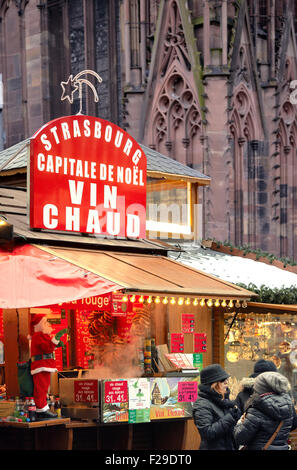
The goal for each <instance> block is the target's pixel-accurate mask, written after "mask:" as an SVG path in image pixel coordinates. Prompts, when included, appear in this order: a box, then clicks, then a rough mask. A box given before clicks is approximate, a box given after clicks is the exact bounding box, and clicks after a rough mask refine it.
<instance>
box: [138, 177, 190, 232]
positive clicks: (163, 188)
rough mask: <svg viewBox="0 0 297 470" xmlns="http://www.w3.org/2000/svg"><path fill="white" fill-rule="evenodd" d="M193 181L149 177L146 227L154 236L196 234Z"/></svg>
mask: <svg viewBox="0 0 297 470" xmlns="http://www.w3.org/2000/svg"><path fill="white" fill-rule="evenodd" d="M191 191H192V188H191V183H187V182H184V181H165V180H160V179H156V178H148V179H147V222H146V229H147V231H148V232H149V235H150V237H151V238H153V237H157V238H186V239H192V237H193V220H192V218H193V217H192V197H191Z"/></svg>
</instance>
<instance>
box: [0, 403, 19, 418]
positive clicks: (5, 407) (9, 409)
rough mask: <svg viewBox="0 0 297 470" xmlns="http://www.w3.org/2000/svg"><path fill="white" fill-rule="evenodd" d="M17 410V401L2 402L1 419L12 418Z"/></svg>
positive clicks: (0, 408)
mask: <svg viewBox="0 0 297 470" xmlns="http://www.w3.org/2000/svg"><path fill="white" fill-rule="evenodd" d="M14 410H15V401H11V400H0V418H5V417H6V416H12V415H13V413H14Z"/></svg>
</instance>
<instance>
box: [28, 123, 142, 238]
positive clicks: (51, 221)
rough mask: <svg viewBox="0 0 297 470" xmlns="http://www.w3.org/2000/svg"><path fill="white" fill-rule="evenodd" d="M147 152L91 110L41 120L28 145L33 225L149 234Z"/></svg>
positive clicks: (132, 235) (139, 235) (111, 233)
mask: <svg viewBox="0 0 297 470" xmlns="http://www.w3.org/2000/svg"><path fill="white" fill-rule="evenodd" d="M145 224H146V156H145V154H144V152H143V150H142V149H141V147H140V146H139V144H138V143H137V142H136V141H135V140H134V139H133V137H131V136H130V135H129V134H128V133H127V132H125V131H124V130H123V129H121V128H120V127H118V126H116V125H115V124H112V123H111V122H108V121H105V120H103V119H99V118H96V117H93V116H83V115H77V116H67V117H62V118H58V119H55V120H53V121H51V122H49V123H47V124H46V125H45V126H43V127H42V128H41V129H40V130H39V131H38V132H36V134H35V135H34V136H33V137H32V139H31V145H30V227H31V228H38V229H47V230H59V231H66V232H79V233H88V234H94V235H104V236H117V237H130V238H145Z"/></svg>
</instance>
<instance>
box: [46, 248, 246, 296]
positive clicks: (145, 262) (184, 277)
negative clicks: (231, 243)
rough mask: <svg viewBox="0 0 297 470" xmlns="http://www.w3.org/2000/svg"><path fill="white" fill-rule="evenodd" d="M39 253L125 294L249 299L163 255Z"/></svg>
mask: <svg viewBox="0 0 297 470" xmlns="http://www.w3.org/2000/svg"><path fill="white" fill-rule="evenodd" d="M37 246H38V247H39V248H40V250H43V251H44V252H46V253H48V254H50V255H52V256H56V257H58V258H60V259H61V260H64V261H68V262H69V263H73V264H75V265H76V266H78V267H80V268H83V269H85V270H87V271H90V272H92V273H94V274H97V275H98V276H100V277H102V278H104V279H106V280H109V281H110V283H114V285H120V286H122V287H123V289H124V290H125V291H126V292H131V293H143V294H148V295H154V294H155V295H166V294H172V295H183V296H185V295H188V296H190V295H191V296H200V297H201V296H203V297H205V298H206V297H211V298H215V297H220V298H226V299H227V298H230V299H249V298H251V296H252V295H254V293H253V292H250V291H248V290H245V289H242V288H241V287H239V286H236V285H234V284H231V283H229V282H227V281H223V280H221V279H218V278H216V277H215V276H211V275H209V274H206V273H204V272H202V271H198V270H196V269H193V268H190V267H188V266H184V265H182V264H180V263H178V262H177V261H174V260H172V259H169V258H166V257H164V256H157V255H146V254H140V253H118V252H109V251H108V252H107V251H97V252H95V251H94V250H86V249H72V248H62V247H52V246H51V247H48V246H43V245H42V246H41V245H37Z"/></svg>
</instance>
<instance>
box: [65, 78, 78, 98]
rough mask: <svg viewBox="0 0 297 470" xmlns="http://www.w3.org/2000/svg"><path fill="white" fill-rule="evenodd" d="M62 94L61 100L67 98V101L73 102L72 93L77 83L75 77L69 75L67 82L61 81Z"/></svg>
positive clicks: (75, 89) (76, 87) (76, 88)
mask: <svg viewBox="0 0 297 470" xmlns="http://www.w3.org/2000/svg"><path fill="white" fill-rule="evenodd" d="M61 87H62V90H63V92H62V96H61V101H64V100H68V101H69V103H71V104H72V103H73V94H74V93H75V92H76V91H77V90H78V83H77V80H76V77H74V78H73V76H72V75H70V76H69V78H68V80H67V82H61Z"/></svg>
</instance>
